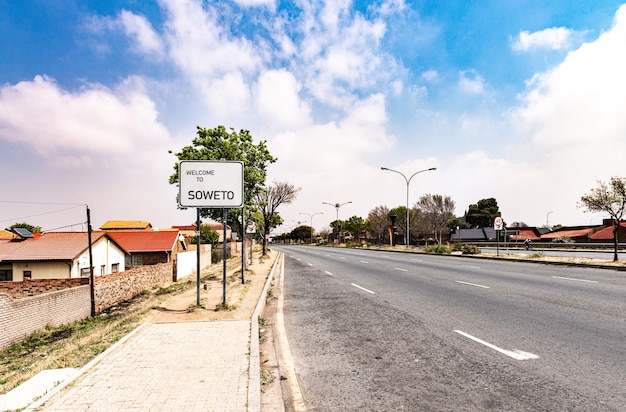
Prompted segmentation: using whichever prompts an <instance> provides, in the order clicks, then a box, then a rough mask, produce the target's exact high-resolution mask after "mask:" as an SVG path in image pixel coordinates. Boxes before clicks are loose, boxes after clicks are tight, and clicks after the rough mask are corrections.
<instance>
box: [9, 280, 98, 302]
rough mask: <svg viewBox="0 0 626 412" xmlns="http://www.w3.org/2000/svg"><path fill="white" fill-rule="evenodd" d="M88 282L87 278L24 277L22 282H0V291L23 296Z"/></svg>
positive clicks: (13, 295) (14, 295) (15, 296)
mask: <svg viewBox="0 0 626 412" xmlns="http://www.w3.org/2000/svg"><path fill="white" fill-rule="evenodd" d="M88 284H89V278H74V279H35V280H29V279H26V280H24V281H22V282H0V293H3V292H4V293H6V294H8V295H9V296H12V297H14V298H23V297H26V296H36V295H41V294H42V293H48V292H53V291H55V290H64V289H67V288H73V287H76V286H80V285H88Z"/></svg>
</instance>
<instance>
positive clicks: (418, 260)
mask: <svg viewBox="0 0 626 412" xmlns="http://www.w3.org/2000/svg"><path fill="white" fill-rule="evenodd" d="M413 261H414V262H423V260H422V259H413Z"/></svg>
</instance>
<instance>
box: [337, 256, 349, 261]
mask: <svg viewBox="0 0 626 412" xmlns="http://www.w3.org/2000/svg"><path fill="white" fill-rule="evenodd" d="M339 259H343V260H346V259H348V258H347V257H345V256H341V257H339Z"/></svg>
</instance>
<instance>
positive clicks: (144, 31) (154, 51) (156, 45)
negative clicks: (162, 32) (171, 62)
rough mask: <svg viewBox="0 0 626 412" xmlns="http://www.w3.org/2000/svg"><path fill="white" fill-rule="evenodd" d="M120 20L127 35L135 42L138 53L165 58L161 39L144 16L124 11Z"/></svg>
mask: <svg viewBox="0 0 626 412" xmlns="http://www.w3.org/2000/svg"><path fill="white" fill-rule="evenodd" d="M119 19H120V22H121V24H122V26H123V27H124V31H125V33H126V35H127V36H129V37H130V38H132V39H133V40H134V42H135V44H136V48H137V50H138V51H140V52H141V53H145V54H149V55H155V56H157V57H162V56H163V53H164V48H163V44H162V42H161V39H160V37H159V35H158V34H157V33H156V32H155V31H154V29H153V28H152V25H151V24H150V22H149V21H148V20H147V19H146V18H145V17H144V16H139V15H137V14H134V13H132V12H130V11H128V10H122V11H121V12H120V15H119Z"/></svg>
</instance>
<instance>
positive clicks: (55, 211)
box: [0, 200, 86, 223]
mask: <svg viewBox="0 0 626 412" xmlns="http://www.w3.org/2000/svg"><path fill="white" fill-rule="evenodd" d="M0 203H10V204H30V205H57V206H60V205H64V206H71V207H66V208H63V209H59V210H53V211H50V212H44V213H38V214H35V215H28V216H22V217H13V218H10V219H5V220H0V223H4V222H11V221H13V222H15V221H19V220H22V219H28V218H31V217H37V216H45V215H50V214H53V213H59V212H64V211H66V210H71V209H75V208H77V207H83V206H86V205H85V204H84V203H52V202H22V201H17V200H0Z"/></svg>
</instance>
